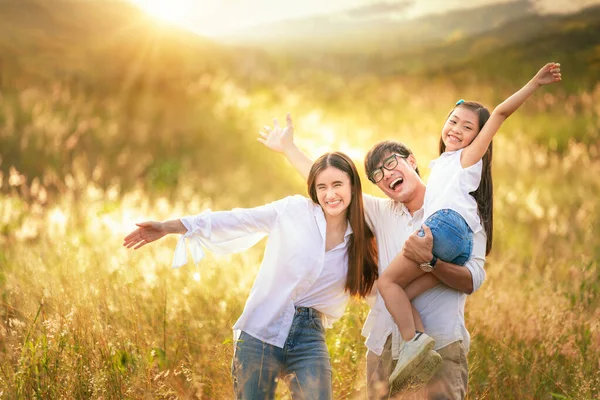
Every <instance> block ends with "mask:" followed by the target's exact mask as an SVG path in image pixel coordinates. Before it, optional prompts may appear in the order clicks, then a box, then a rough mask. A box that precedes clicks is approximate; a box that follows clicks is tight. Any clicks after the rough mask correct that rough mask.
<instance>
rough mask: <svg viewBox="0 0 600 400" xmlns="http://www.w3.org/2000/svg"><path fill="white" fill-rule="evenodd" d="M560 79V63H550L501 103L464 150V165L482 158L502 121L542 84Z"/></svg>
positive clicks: (461, 160) (461, 161) (469, 164)
mask: <svg viewBox="0 0 600 400" xmlns="http://www.w3.org/2000/svg"><path fill="white" fill-rule="evenodd" d="M560 80H561V73H560V64H559V63H555V62H551V63H548V64H546V65H544V66H543V67H542V69H540V70H539V71H538V73H537V74H535V76H534V77H533V78H532V79H531V80H530V81H529V82H527V84H526V85H525V86H523V87H522V88H521V89H519V91H517V92H516V93H514V94H513V95H512V96H510V97H509V98H508V99H506V100H504V101H503V102H502V103H500V104H499V105H498V106H497V107H496V108H495V109H494V111H493V112H492V114H491V115H490V119H489V120H488V121H487V122H486V124H485V125H484V126H483V128H482V129H481V132H479V134H478V135H477V136H476V137H475V139H473V141H472V142H471V144H469V145H468V146H467V147H465V149H464V150H463V152H462V154H461V159H460V163H461V165H462V167H463V168H467V167H470V166H471V165H474V164H476V163H477V162H478V161H479V160H481V158H482V157H483V155H484V154H485V152H486V151H487V149H488V147H489V145H490V143H491V142H492V139H493V138H494V135H495V134H496V132H498V129H500V126H501V125H502V123H503V122H504V121H505V120H506V119H507V118H508V117H509V116H510V115H511V114H512V113H514V112H515V111H516V110H517V109H518V108H519V107H521V105H522V104H523V103H524V102H525V100H527V99H528V98H529V96H531V95H532V94H533V92H535V91H536V90H537V89H538V88H539V87H540V86H543V85H548V84H551V83H555V82H560Z"/></svg>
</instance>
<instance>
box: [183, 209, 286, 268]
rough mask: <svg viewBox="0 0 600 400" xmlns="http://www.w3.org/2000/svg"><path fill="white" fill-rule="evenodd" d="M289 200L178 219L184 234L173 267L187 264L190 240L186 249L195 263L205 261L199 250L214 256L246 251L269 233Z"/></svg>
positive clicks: (207, 211)
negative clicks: (209, 252)
mask: <svg viewBox="0 0 600 400" xmlns="http://www.w3.org/2000/svg"><path fill="white" fill-rule="evenodd" d="M289 200H290V198H289V197H286V198H285V199H282V200H278V201H275V202H273V203H270V204H266V205H263V206H260V207H255V208H238V209H233V210H231V211H216V212H213V211H211V210H206V211H204V212H203V213H201V214H198V215H191V216H187V217H183V218H180V221H181V223H183V225H184V226H185V227H186V229H187V232H186V233H185V234H184V235H182V236H181V238H180V239H179V242H178V243H177V247H176V249H175V256H174V258H173V268H178V267H181V266H182V265H185V264H187V248H186V239H190V243H189V244H190V246H189V247H190V251H191V253H192V258H193V259H194V262H195V263H196V264H198V263H199V262H200V260H202V258H204V252H203V250H202V248H206V249H208V250H210V251H212V252H214V253H217V254H231V253H238V252H241V251H244V250H247V249H249V248H250V247H252V246H254V245H255V244H256V243H257V242H258V241H260V240H261V239H262V238H264V237H265V236H266V235H268V234H269V232H270V231H271V229H272V228H273V226H274V225H275V222H276V221H277V218H278V217H279V215H281V214H282V213H283V212H284V210H285V209H286V207H287V205H288V203H289Z"/></svg>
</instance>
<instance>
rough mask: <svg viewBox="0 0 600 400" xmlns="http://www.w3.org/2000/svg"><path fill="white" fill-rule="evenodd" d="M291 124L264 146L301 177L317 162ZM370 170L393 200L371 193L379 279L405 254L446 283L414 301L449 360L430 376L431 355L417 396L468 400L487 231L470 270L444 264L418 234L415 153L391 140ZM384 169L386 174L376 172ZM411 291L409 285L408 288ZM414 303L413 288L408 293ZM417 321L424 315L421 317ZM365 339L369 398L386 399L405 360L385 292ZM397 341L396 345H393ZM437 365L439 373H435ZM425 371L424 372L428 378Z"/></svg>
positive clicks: (371, 157) (380, 147)
mask: <svg viewBox="0 0 600 400" xmlns="http://www.w3.org/2000/svg"><path fill="white" fill-rule="evenodd" d="M286 119H287V126H286V127H285V128H280V127H279V126H278V124H277V121H276V120H274V121H273V125H274V126H273V129H270V128H268V127H265V130H266V133H263V132H261V136H262V138H259V139H258V140H259V141H260V142H261V143H263V144H264V145H265V146H267V147H268V148H270V149H273V150H276V151H279V152H282V153H283V154H284V155H285V156H286V158H287V159H288V160H289V161H290V162H291V163H292V165H293V166H294V167H295V168H296V170H298V172H299V173H300V174H301V175H302V176H304V177H306V176H307V175H308V171H309V169H310V166H311V165H312V161H311V160H310V159H309V158H308V157H307V156H306V155H305V154H304V153H303V152H302V151H300V149H298V148H297V147H296V145H295V144H294V141H293V125H292V120H291V117H290V116H289V114H288V115H287V118H286ZM365 171H366V172H367V175H368V176H369V178H370V180H371V181H372V182H374V183H375V184H376V185H377V187H379V189H381V191H382V192H383V193H384V194H385V195H386V196H387V197H388V198H377V197H373V196H369V195H364V204H365V213H366V220H367V223H368V224H369V225H370V227H371V229H372V230H373V232H374V234H375V237H376V238H377V246H378V250H379V273H380V274H381V273H382V272H383V271H384V270H385V268H386V267H387V266H388V264H389V263H390V261H391V260H392V259H393V258H394V257H395V256H396V255H397V254H398V253H399V252H403V254H404V255H405V256H406V257H408V258H410V259H411V260H413V261H415V262H416V263H417V264H419V265H420V268H421V269H422V270H423V271H426V272H428V273H426V274H424V275H423V276H422V277H421V278H419V279H432V278H433V277H435V278H437V279H439V280H440V281H441V282H442V284H439V285H437V286H435V287H433V288H432V289H429V290H427V291H426V292H424V293H422V294H420V295H418V296H416V297H415V298H414V299H411V300H412V305H413V307H414V308H415V309H416V310H417V311H418V313H419V314H420V317H421V319H422V324H421V323H420V321H419V320H418V318H415V321H416V325H417V330H423V328H424V330H425V332H427V334H428V335H430V336H431V337H433V338H434V339H435V343H436V345H435V350H436V351H437V353H439V355H441V357H442V362H441V366H440V367H439V369H437V372H435V375H434V376H433V377H431V379H429V378H430V376H429V375H427V372H428V370H431V371H433V370H434V369H433V367H437V365H436V364H437V362H436V360H435V356H436V354H435V353H434V354H431V355H430V356H428V357H426V358H425V360H424V361H423V362H422V363H421V364H419V365H417V366H416V368H415V370H414V371H412V373H411V375H412V376H413V377H416V378H417V380H418V379H422V380H423V381H424V382H427V385H426V386H425V387H424V388H422V389H420V390H419V391H418V392H413V393H411V394H410V395H411V396H412V397H414V398H427V399H436V400H437V399H463V398H464V397H465V396H466V393H467V383H468V365H467V358H466V353H467V351H468V349H469V342H470V336H469V333H468V331H467V330H466V328H465V323H464V305H465V300H466V294H470V293H473V292H474V291H475V290H477V289H478V288H479V287H480V286H481V284H482V283H483V281H484V280H485V270H484V269H483V264H484V262H485V249H486V237H485V233H484V230H481V231H480V232H479V233H477V234H475V235H474V238H473V251H472V254H471V259H469V261H468V262H467V263H466V264H465V266H458V265H454V264H450V263H447V262H444V261H443V260H437V261H436V262H434V257H433V254H432V252H431V251H432V247H433V238H432V236H431V232H430V231H429V229H428V228H427V227H425V226H423V228H424V230H425V233H426V234H425V236H424V237H420V236H418V235H417V234H416V231H417V230H418V229H419V228H420V227H421V225H422V223H423V209H422V207H423V201H424V198H425V184H424V183H423V181H422V180H421V177H420V176H419V172H418V168H417V162H416V159H415V157H414V155H413V154H412V152H411V151H410V150H409V149H408V148H407V147H406V146H404V145H403V144H401V143H398V142H394V141H386V142H381V143H378V144H376V145H375V146H374V147H373V148H372V149H371V150H370V151H369V153H368V154H367V156H366V157H365ZM377 171H379V172H377ZM409 286H410V285H409ZM406 291H407V295H408V296H409V298H410V297H411V294H410V292H411V290H410V287H407V288H406ZM415 317H418V315H415ZM363 335H364V336H365V337H366V338H367V340H366V346H367V348H368V352H367V386H368V392H369V398H372V399H376V398H380V396H382V395H383V396H387V380H388V377H389V375H390V373H391V371H392V365H393V362H394V361H393V360H395V359H397V358H398V354H399V352H400V351H401V349H402V345H403V344H402V343H401V340H400V335H399V334H398V329H397V327H396V325H395V323H394V321H393V319H392V317H391V315H390V314H389V313H388V311H387V309H386V307H385V304H384V301H383V299H382V298H381V296H380V295H379V294H377V295H376V298H375V301H374V304H373V306H372V308H371V311H370V313H369V315H368V317H367V320H366V321H365V325H364V327H363ZM392 338H393V340H392ZM432 366H433V367H432ZM423 371H424V372H423Z"/></svg>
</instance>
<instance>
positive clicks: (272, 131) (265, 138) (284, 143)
mask: <svg viewBox="0 0 600 400" xmlns="http://www.w3.org/2000/svg"><path fill="white" fill-rule="evenodd" d="M285 119H286V121H287V125H286V127H285V128H282V127H280V126H279V123H278V122H277V120H276V119H273V128H270V127H268V126H265V127H264V130H265V132H260V136H261V137H260V138H258V141H259V142H261V143H262V144H264V145H265V146H267V147H268V148H269V149H271V150H275V151H277V152H279V153H283V155H284V156H285V158H287V159H288V161H289V162H290V163H291V164H292V166H293V167H294V169H296V171H298V173H299V174H300V175H302V177H303V178H304V179H305V180H306V179H308V174H309V172H310V168H311V167H312V165H313V160H311V159H310V158H309V157H308V156H307V155H306V154H305V153H304V152H303V151H302V150H300V149H299V148H298V146H296V143H294V125H293V124H292V117H291V116H290V114H287V115H286V116H285Z"/></svg>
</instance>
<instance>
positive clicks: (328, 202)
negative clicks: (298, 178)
mask: <svg viewBox="0 0 600 400" xmlns="http://www.w3.org/2000/svg"><path fill="white" fill-rule="evenodd" d="M315 189H316V193H317V199H318V200H319V204H320V205H321V208H323V212H325V216H326V217H327V216H329V217H338V216H340V215H343V216H344V217H345V216H346V210H347V209H348V206H349V205H350V202H351V201H352V185H351V184H350V177H349V176H348V174H346V173H345V172H343V171H341V170H339V169H337V168H335V167H332V166H329V167H327V168H325V169H324V170H323V171H321V172H320V173H319V174H318V175H317V177H316V179H315Z"/></svg>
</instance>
